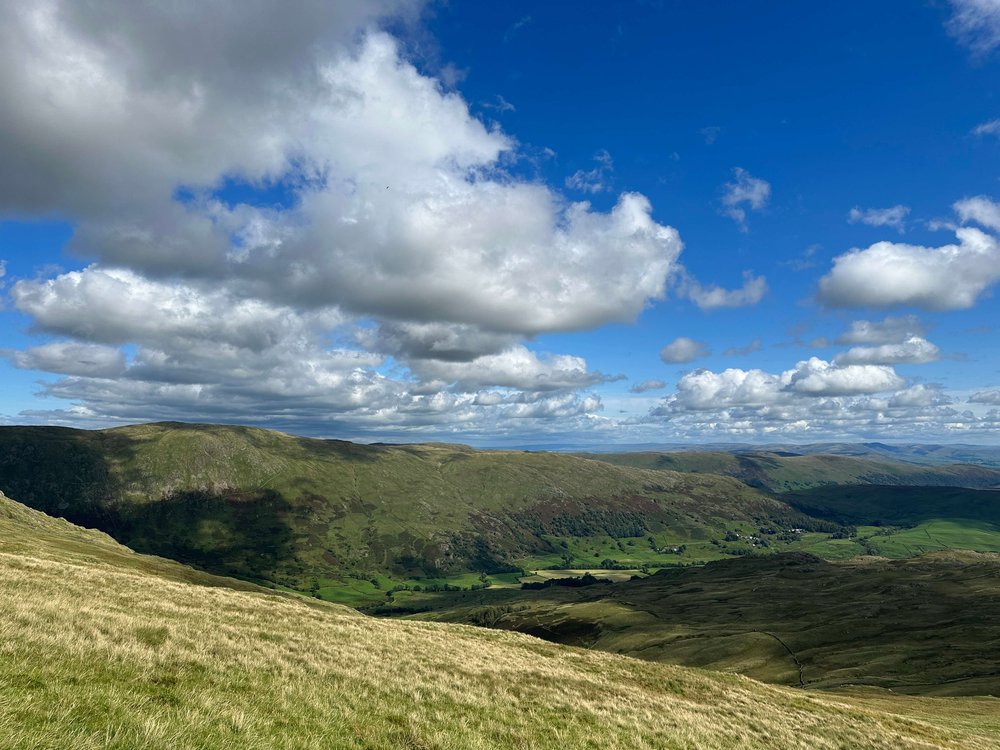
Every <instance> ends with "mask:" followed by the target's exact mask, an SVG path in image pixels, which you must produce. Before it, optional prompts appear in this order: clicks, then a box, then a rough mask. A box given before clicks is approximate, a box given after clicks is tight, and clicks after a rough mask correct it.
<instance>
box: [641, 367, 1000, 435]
mask: <svg viewBox="0 0 1000 750" xmlns="http://www.w3.org/2000/svg"><path fill="white" fill-rule="evenodd" d="M984 403H986V402H985V401H984ZM951 404H952V399H951V398H950V397H949V396H948V395H947V394H946V393H945V392H944V391H943V389H941V388H940V387H939V386H936V385H932V384H916V385H907V384H906V383H905V381H904V380H903V379H902V378H900V377H899V376H898V375H896V374H895V372H894V371H893V370H892V368H891V367H887V366H876V365H838V364H837V363H835V362H827V361H824V360H820V359H817V358H815V357H813V358H811V359H809V360H804V361H801V362H798V363H797V364H796V365H795V366H794V367H792V368H790V369H788V370H785V371H784V372H780V373H769V372H766V371H763V370H759V369H752V370H743V369H737V368H731V369H727V370H723V371H721V372H713V371H710V370H697V371H695V372H691V373H688V374H686V375H685V376H684V377H682V378H681V380H680V381H679V382H678V385H677V389H676V391H675V392H674V393H672V394H670V395H668V396H667V397H666V398H664V399H663V400H662V401H661V402H660V404H659V405H658V406H656V407H655V408H653V409H651V410H650V413H649V415H648V416H647V417H646V418H645V419H644V420H641V422H642V423H643V424H648V425H650V427H651V428H655V427H657V426H658V427H659V428H660V429H662V428H663V425H664V423H665V422H666V423H667V424H669V426H670V428H671V430H672V431H673V432H674V434H676V435H680V436H683V435H686V436H689V437H711V438H712V439H715V440H718V439H720V437H721V436H727V437H729V438H731V439H755V440H757V439H773V438H777V437H781V436H786V437H787V438H788V439H802V438H803V437H805V438H810V437H811V438H812V439H820V438H822V439H831V438H835V439H844V438H851V437H853V438H856V437H857V436H858V435H865V436H871V437H878V438H887V437H895V438H899V437H901V436H903V435H906V436H908V437H912V438H916V439H920V438H921V437H928V436H938V439H940V437H939V436H940V434H941V433H942V432H944V433H952V434H955V435H964V436H968V435H972V434H976V435H988V434H991V433H992V431H994V430H995V429H996V428H997V426H998V424H1000V411H997V410H994V411H992V412H990V413H989V414H987V415H984V416H981V417H977V416H975V415H973V414H972V412H970V411H959V410H957V409H955V408H954V407H953V406H952V405H951Z"/></svg>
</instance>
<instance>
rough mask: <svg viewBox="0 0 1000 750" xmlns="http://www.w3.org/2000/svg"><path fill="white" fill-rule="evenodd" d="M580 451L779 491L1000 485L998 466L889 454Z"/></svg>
mask: <svg viewBox="0 0 1000 750" xmlns="http://www.w3.org/2000/svg"><path fill="white" fill-rule="evenodd" d="M831 447H836V446H831ZM998 453H1000V451H998ZM577 455H581V456H586V457H588V458H593V459H595V460H598V461H606V462H608V463H612V464H615V465H617V466H631V467H635V468H642V469H660V470H666V471H680V472H689V473H696V474H716V475H720V476H728V477H733V478H734V479H739V480H740V481H741V482H745V483H746V484H748V485H750V486H752V487H758V488H760V489H764V490H767V491H768V492H776V493H784V492H795V491H802V490H808V489H811V488H814V487H823V486H829V485H854V484H872V485H884V486H911V487H916V486H921V487H966V488H974V489H990V488H997V487H1000V469H998V468H993V467H991V466H983V465H976V464H936V465H916V464H913V463H905V462H900V461H890V460H885V458H878V459H873V458H871V457H868V455H867V454H863V455H861V456H852V455H835V454H808V455H803V454H797V453H791V452H789V451H766V450H743V451H740V452H736V453H728V452H702V451H684V452H674V453H661V452H648V451H647V452H637V453H592V454H577Z"/></svg>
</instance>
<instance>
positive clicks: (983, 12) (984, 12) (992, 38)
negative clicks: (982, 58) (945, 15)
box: [948, 0, 1000, 55]
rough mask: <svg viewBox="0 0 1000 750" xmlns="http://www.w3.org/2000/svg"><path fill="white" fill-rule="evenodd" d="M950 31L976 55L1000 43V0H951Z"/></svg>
mask: <svg viewBox="0 0 1000 750" xmlns="http://www.w3.org/2000/svg"><path fill="white" fill-rule="evenodd" d="M951 5H952V9H953V12H952V16H951V18H950V19H949V20H948V31H949V32H950V33H951V34H952V35H953V36H955V37H956V38H957V39H958V40H959V41H960V42H961V43H962V44H964V45H966V46H967V47H969V49H971V50H972V52H973V53H974V54H976V55H987V54H989V53H990V52H992V51H993V50H994V49H995V48H996V47H997V46H998V45H1000V0H951Z"/></svg>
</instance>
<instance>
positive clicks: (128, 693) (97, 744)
mask: <svg viewBox="0 0 1000 750" xmlns="http://www.w3.org/2000/svg"><path fill="white" fill-rule="evenodd" d="M12 539H13V540H16V541H15V542H14V543H13V544H11V543H9V541H10V540H12ZM181 571H182V566H179V565H177V564H175V563H166V562H164V561H160V560H152V561H147V560H144V558H143V556H141V555H137V554H135V553H132V552H130V551H129V550H126V549H124V548H121V547H118V546H117V545H116V544H115V543H114V542H112V541H111V540H109V539H108V538H107V537H105V536H103V535H100V534H98V533H95V532H92V531H84V530H80V529H74V528H73V527H71V526H70V525H69V524H67V523H66V522H64V521H58V520H55V519H50V518H46V517H44V516H43V515H42V514H39V513H37V512H34V511H30V510H28V509H25V508H23V507H21V506H18V505H17V504H15V503H13V502H12V501H10V500H8V499H7V498H5V497H3V496H0V606H2V609H3V612H4V617H3V618H2V619H0V748H3V750H56V749H57V748H66V747H73V748H77V749H79V750H109V749H111V748H120V749H122V750H124V749H125V748H133V747H143V748H150V749H151V750H158V749H164V750H165V749H167V748H170V749H173V748H177V747H199V748H204V749H205V750H210V749H215V748H220V749H223V748H225V749H230V748H235V747H239V748H246V749H247V750H255V749H258V748H260V749H263V748H275V747H281V748H320V747H322V748H331V749H332V750H341V749H343V750H347V749H348V748H350V749H352V750H354V749H361V748H370V749H372V750H374V749H375V748H387V747H409V748H427V749H429V750H431V749H432V750H452V749H453V750H458V749H459V748H461V749H463V750H464V749H471V750H475V748H496V749H498V750H504V749H506V748H511V749H513V748H526V747H531V748H537V749H538V750H547V749H549V748H553V749H554V748H559V749H560V750H562V748H593V749H595V750H596V749H597V748H601V749H602V750H605V749H606V750H615V749H620V750H626V749H628V750H643V749H645V748H648V749H652V748H687V749H688V750H722V749H725V748H732V749H734V750H735V749H736V748H740V749H741V750H742V749H746V750H754V749H764V748H802V749H803V750H805V749H807V748H808V749H809V750H813V749H816V748H819V749H821V750H822V749H827V750H834V749H835V748H858V749H859V750H864V749H868V748H871V749H873V750H874V749H876V748H885V749H886V750H890V749H891V750H901V749H907V748H913V749H916V748H921V749H927V748H942V749H945V748H947V749H959V748H967V749H969V750H980V749H981V750H985V749H986V748H991V747H995V746H996V742H997V740H998V738H1000V729H998V727H997V726H996V721H995V720H992V719H991V718H990V716H995V714H992V713H991V711H992V710H993V709H994V708H995V706H994V705H993V703H992V702H988V701H983V700H972V701H960V702H956V701H941V700H927V699H922V700H913V699H908V698H906V697H903V696H893V695H890V694H882V693H880V694H877V695H874V694H869V695H860V694H843V695H837V696H836V697H833V698H830V697H826V696H822V695H817V694H815V693H811V692H809V691H803V690H795V689H789V688H781V687H775V686H768V685H764V684H761V683H758V682H755V681H753V680H750V679H748V678H744V677H740V676H737V675H726V674H717V673H712V672H707V671H701V670H694V669H689V668H683V667H675V666H671V665H666V664H655V663H650V662H643V661H639V660H635V659H631V658H628V657H624V656H618V655H614V654H608V653H601V652H593V651H586V650H581V649H575V648H569V647H563V646H558V645H554V644H549V643H545V642H542V641H539V640H537V639H534V638H531V637H529V636H525V635H521V634H517V633H509V632H499V631H491V630H484V629H479V628H470V627H464V626H460V625H447V624H433V623H419V622H399V621H391V620H373V619H371V618H368V617H365V616H362V615H359V614H358V613H356V612H353V611H351V610H348V609H346V608H342V607H339V606H336V605H329V604H324V603H321V602H316V601H314V600H309V599H302V598H299V597H289V596H284V597H283V596H279V595H276V594H274V593H271V592H257V591H252V590H237V588H234V587H230V586H229V585H228V584H227V582H226V581H225V579H218V578H201V579H199V580H198V581H191V580H185V579H186V577H187V576H195V577H196V578H198V577H201V576H204V574H201V573H197V572H195V571H189V572H187V573H182V572H181ZM205 583H208V584H210V585H201V584H205ZM239 587H241V588H244V589H245V587H246V584H239ZM868 706H871V707H868Z"/></svg>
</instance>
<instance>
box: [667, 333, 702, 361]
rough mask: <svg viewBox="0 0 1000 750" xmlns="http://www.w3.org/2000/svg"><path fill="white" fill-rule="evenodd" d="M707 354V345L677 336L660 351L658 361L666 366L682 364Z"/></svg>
mask: <svg viewBox="0 0 1000 750" xmlns="http://www.w3.org/2000/svg"><path fill="white" fill-rule="evenodd" d="M709 354H711V352H710V351H709V349H708V346H707V345H705V344H703V343H702V342H700V341H695V340H694V339H689V338H688V337H687V336H679V337H678V338H676V339H674V340H673V341H671V342H670V343H669V344H667V345H666V346H665V347H663V348H662V349H661V350H660V359H662V360H663V361H664V362H666V363H667V364H682V363H684V362H692V361H694V360H696V359H698V358H700V357H707V356H708V355H709Z"/></svg>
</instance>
